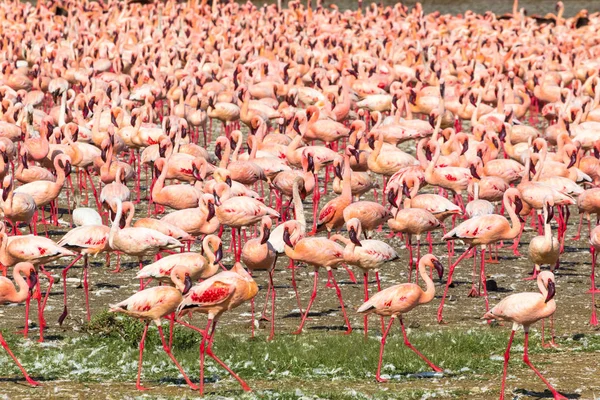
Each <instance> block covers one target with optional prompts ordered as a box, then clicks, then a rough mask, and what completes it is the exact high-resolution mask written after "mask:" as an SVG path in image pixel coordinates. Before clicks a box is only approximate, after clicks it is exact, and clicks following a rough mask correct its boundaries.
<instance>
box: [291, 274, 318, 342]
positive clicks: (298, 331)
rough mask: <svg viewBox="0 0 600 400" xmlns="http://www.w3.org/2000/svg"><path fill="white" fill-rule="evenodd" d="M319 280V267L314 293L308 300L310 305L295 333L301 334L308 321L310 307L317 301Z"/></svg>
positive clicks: (315, 278) (314, 283)
mask: <svg viewBox="0 0 600 400" xmlns="http://www.w3.org/2000/svg"><path fill="white" fill-rule="evenodd" d="M318 282H319V270H318V268H315V277H314V281H313V291H312V294H311V295H310V300H309V302H308V305H307V306H306V310H305V311H304V315H303V316H302V320H301V321H300V326H299V327H298V329H297V330H296V331H295V332H293V334H294V335H299V334H301V333H302V328H303V327H304V324H305V323H306V318H308V313H309V311H310V308H311V307H312V304H313V302H314V301H315V298H316V297H317V284H318Z"/></svg>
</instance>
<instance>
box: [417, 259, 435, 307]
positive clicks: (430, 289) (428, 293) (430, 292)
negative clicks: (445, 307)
mask: <svg viewBox="0 0 600 400" xmlns="http://www.w3.org/2000/svg"><path fill="white" fill-rule="evenodd" d="M419 274H420V275H421V278H423V282H425V287H426V289H425V291H424V292H422V294H421V297H419V304H425V303H429V302H430V301H431V300H433V298H434V297H435V285H434V284H433V281H432V280H431V277H430V276H429V274H428V273H427V270H426V267H425V263H420V264H419Z"/></svg>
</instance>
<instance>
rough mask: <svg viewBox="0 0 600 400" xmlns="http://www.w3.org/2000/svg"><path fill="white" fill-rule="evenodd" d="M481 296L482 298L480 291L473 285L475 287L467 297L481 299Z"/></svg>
mask: <svg viewBox="0 0 600 400" xmlns="http://www.w3.org/2000/svg"><path fill="white" fill-rule="evenodd" d="M479 296H481V294H480V293H479V290H477V289H475V285H473V287H471V290H470V291H469V293H468V294H467V297H479Z"/></svg>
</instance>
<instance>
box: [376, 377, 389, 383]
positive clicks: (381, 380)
mask: <svg viewBox="0 0 600 400" xmlns="http://www.w3.org/2000/svg"><path fill="white" fill-rule="evenodd" d="M375 380H376V381H377V382H379V383H386V382H387V381H388V380H387V379H384V378H382V377H380V376H378V377H376V378H375Z"/></svg>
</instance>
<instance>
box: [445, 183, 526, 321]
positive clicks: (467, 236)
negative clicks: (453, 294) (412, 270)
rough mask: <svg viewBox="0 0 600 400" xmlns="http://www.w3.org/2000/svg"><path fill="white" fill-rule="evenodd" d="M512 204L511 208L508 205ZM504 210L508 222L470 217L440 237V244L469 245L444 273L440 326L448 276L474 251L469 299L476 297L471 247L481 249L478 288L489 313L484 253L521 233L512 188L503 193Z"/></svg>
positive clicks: (518, 202)
mask: <svg viewBox="0 0 600 400" xmlns="http://www.w3.org/2000/svg"><path fill="white" fill-rule="evenodd" d="M511 201H512V204H511ZM503 204H504V208H505V209H506V210H507V211H508V215H509V216H510V222H511V223H512V227H511V223H509V222H508V220H507V219H506V218H505V217H504V216H502V215H497V214H491V215H482V216H479V217H473V218H471V219H468V220H466V221H465V222H463V223H462V224H460V225H458V226H457V227H456V228H454V229H452V230H451V231H450V232H448V233H447V234H445V235H444V237H443V239H444V240H454V239H460V240H462V241H464V242H466V243H468V244H469V247H468V248H467V250H465V252H464V253H463V254H462V255H461V256H460V257H459V258H458V259H457V260H456V261H455V262H454V264H452V265H451V266H450V270H449V271H448V280H447V282H446V288H445V289H444V296H443V297H442V302H441V303H440V307H439V308H438V322H442V312H443V309H444V301H445V300H446V295H447V294H448V288H449V287H450V284H451V283H452V274H453V272H454V268H456V266H457V265H458V264H459V263H460V262H461V261H462V260H463V258H465V257H466V256H467V254H469V253H470V252H471V250H472V249H475V254H474V255H473V284H472V286H471V291H470V292H469V296H479V295H480V294H479V291H478V290H477V289H476V288H475V281H476V280H477V257H476V255H477V249H476V247H475V246H477V245H481V270H480V280H481V282H480V284H481V285H482V286H483V295H484V297H485V307H486V311H487V310H489V302H488V297H487V287H486V281H485V250H486V247H487V246H488V245H490V244H493V243H496V242H499V241H501V240H512V239H514V238H515V237H517V235H518V234H519V233H520V232H521V220H520V219H519V216H518V213H519V212H520V211H521V208H522V207H523V203H522V202H521V197H520V193H519V191H518V190H517V189H515V188H510V189H508V190H507V191H506V192H504V199H503Z"/></svg>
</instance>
